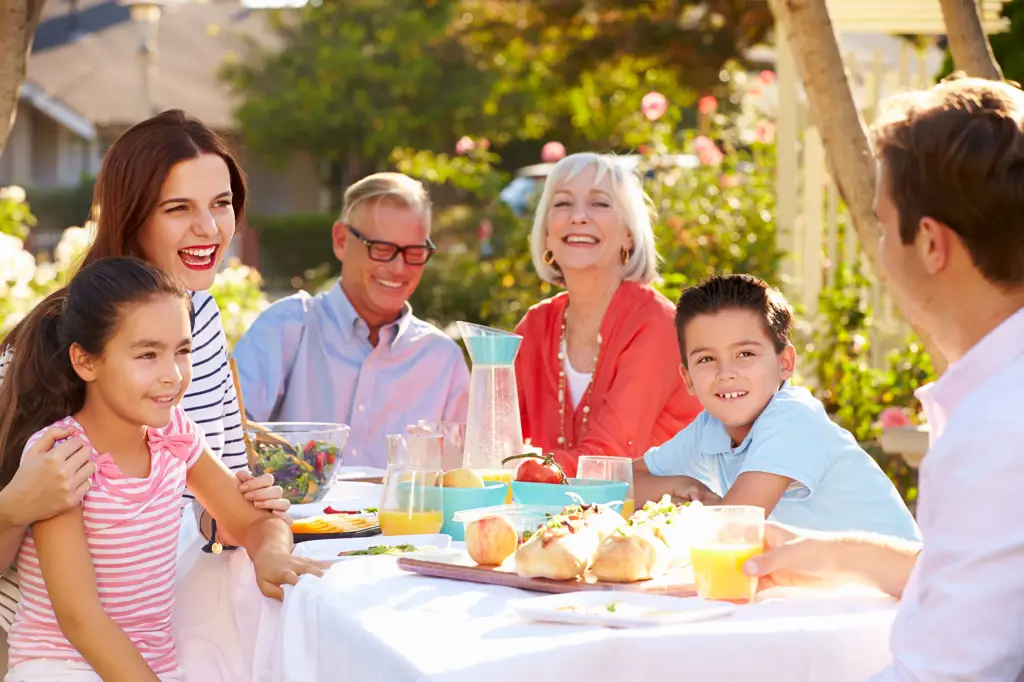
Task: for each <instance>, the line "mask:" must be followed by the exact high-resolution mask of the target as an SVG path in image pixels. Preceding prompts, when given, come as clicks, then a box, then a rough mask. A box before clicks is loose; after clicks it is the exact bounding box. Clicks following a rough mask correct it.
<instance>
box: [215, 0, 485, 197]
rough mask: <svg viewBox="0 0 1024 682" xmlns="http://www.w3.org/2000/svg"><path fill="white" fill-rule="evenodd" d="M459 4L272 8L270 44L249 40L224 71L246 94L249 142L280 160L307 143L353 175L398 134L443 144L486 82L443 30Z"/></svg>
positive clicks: (372, 1) (398, 1) (384, 0)
mask: <svg viewBox="0 0 1024 682" xmlns="http://www.w3.org/2000/svg"><path fill="white" fill-rule="evenodd" d="M457 5H458V3H457V2H453V1H452V0H347V1H346V2H330V3H323V4H322V5H321V4H317V5H316V6H313V5H312V4H309V5H307V6H305V7H304V8H302V9H299V10H293V11H289V12H274V13H271V14H269V17H270V24H271V28H272V30H273V33H274V35H275V38H276V40H275V41H274V44H273V45H266V44H260V43H257V42H256V41H254V40H253V41H250V42H249V43H248V45H247V47H246V50H245V52H244V54H243V55H242V56H241V57H240V58H238V59H235V60H234V61H233V62H232V63H229V64H228V65H227V67H226V68H225V69H224V71H223V76H224V78H225V79H226V81H227V82H228V84H229V85H230V86H231V88H232V89H233V90H234V92H235V93H237V94H238V95H240V96H241V97H242V98H243V102H242V104H241V105H240V106H239V107H238V109H237V110H236V117H237V119H238V121H239V123H240V124H241V127H242V130H243V133H244V136H245V140H246V143H247V144H248V145H250V146H251V147H252V148H253V149H255V150H257V151H258V152H261V153H262V154H264V155H265V156H267V157H270V158H272V159H273V158H276V159H279V160H280V159H283V158H285V155H286V154H289V153H292V152H295V151H306V152H309V153H311V154H312V155H313V156H314V157H315V158H318V159H324V160H326V161H329V162H331V163H332V164H334V165H335V167H336V168H337V169H338V170H337V171H336V172H342V170H341V169H344V171H347V172H350V173H352V175H353V176H358V175H360V174H362V173H361V171H362V172H366V171H372V170H374V169H376V168H377V167H378V166H379V165H380V164H382V163H384V162H385V161H386V160H387V158H388V155H389V154H390V153H391V150H392V149H393V148H394V147H395V146H396V144H398V143H399V141H404V140H416V141H417V144H418V145H420V146H422V147H425V148H433V149H439V148H450V147H451V146H452V144H453V143H454V141H455V139H457V136H458V134H459V131H460V130H461V129H462V128H463V127H464V122H465V121H467V120H471V119H472V117H473V115H474V114H475V112H474V111H473V109H474V106H473V103H474V102H475V100H476V99H477V97H478V96H479V94H478V93H480V92H486V91H487V90H488V89H489V87H490V86H489V80H490V75H489V74H488V73H486V72H481V71H479V70H478V69H477V68H476V67H475V65H474V64H473V59H472V55H470V54H468V53H467V52H466V50H465V49H464V48H463V47H462V46H461V45H460V44H459V43H458V42H457V41H455V40H454V39H452V37H451V36H450V35H449V31H448V27H449V26H450V25H451V23H452V22H453V21H455V20H456V19H457V16H456V9H457ZM279 47H280V48H283V49H280V50H279V49H278V48H279ZM467 92H469V93H472V94H471V95H467V94H466V93H467ZM325 179H326V178H325Z"/></svg>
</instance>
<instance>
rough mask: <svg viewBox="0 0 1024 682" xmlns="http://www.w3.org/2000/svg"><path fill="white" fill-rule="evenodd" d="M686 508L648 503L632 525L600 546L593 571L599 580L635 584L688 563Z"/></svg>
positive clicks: (623, 527)
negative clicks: (685, 532) (683, 523)
mask: <svg viewBox="0 0 1024 682" xmlns="http://www.w3.org/2000/svg"><path fill="white" fill-rule="evenodd" d="M683 511H684V508H682V507H677V506H676V505H674V504H672V502H671V501H669V498H668V496H665V497H663V498H662V500H661V502H659V503H653V502H648V503H647V504H646V505H644V508H643V509H641V510H638V511H637V512H636V513H635V514H633V516H632V517H631V518H630V520H629V523H628V524H626V525H624V526H622V527H620V528H618V529H616V530H615V531H614V532H612V533H610V534H608V535H607V536H605V537H604V538H603V539H602V540H601V542H600V543H599V544H598V547H597V551H596V552H595V553H594V560H593V562H592V564H591V567H590V571H591V573H593V575H594V577H596V578H597V579H598V580H603V581H607V582H617V583H632V582H639V581H641V580H651V579H653V578H659V577H661V576H663V575H665V574H666V573H668V572H669V571H671V570H672V569H673V568H675V567H677V566H678V565H680V564H681V563H683V562H684V561H685V557H686V553H687V551H688V548H687V547H686V546H685V542H684V537H685V536H684V533H683V532H682V530H683V529H682V523H681V521H682V517H683Z"/></svg>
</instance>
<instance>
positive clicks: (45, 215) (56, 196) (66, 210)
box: [26, 176, 96, 230]
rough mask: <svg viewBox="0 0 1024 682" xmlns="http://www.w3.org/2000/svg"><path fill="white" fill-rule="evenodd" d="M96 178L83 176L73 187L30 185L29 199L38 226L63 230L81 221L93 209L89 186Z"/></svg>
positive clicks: (91, 188) (86, 217)
mask: <svg viewBox="0 0 1024 682" xmlns="http://www.w3.org/2000/svg"><path fill="white" fill-rule="evenodd" d="M95 182H96V178H94V177H92V176H82V178H81V180H80V181H79V183H78V184H77V185H74V186H73V187H29V188H28V189H27V190H26V193H27V195H28V203H29V205H31V206H32V212H33V213H34V214H35V216H36V219H37V221H38V224H39V227H40V228H41V229H47V230H63V229H64V228H66V227H70V226H72V225H81V224H82V223H83V222H84V221H86V220H88V219H89V218H90V216H91V212H92V190H93V185H94V184H95Z"/></svg>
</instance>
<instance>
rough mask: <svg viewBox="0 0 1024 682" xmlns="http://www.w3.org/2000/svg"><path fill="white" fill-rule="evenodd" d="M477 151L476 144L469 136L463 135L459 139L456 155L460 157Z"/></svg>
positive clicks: (456, 145)
mask: <svg viewBox="0 0 1024 682" xmlns="http://www.w3.org/2000/svg"><path fill="white" fill-rule="evenodd" d="M474 149H476V142H474V141H473V138H472V137H470V136H469V135H463V136H462V137H460V138H459V141H458V142H456V143H455V153H456V154H458V155H459V156H462V155H463V154H468V153H470V152H471V151H473V150H474Z"/></svg>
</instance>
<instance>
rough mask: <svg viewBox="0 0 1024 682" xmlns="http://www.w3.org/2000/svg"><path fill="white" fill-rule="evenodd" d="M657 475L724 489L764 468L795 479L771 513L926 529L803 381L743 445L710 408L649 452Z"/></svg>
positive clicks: (914, 533) (886, 528)
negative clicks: (735, 441) (685, 478)
mask: <svg viewBox="0 0 1024 682" xmlns="http://www.w3.org/2000/svg"><path fill="white" fill-rule="evenodd" d="M644 462H645V463H646V464H647V468H648V469H649V470H650V472H651V473H652V474H654V475H655V476H691V477H693V478H696V479H697V480H699V481H701V482H702V483H704V484H705V485H707V486H708V487H709V488H711V490H713V491H715V492H716V493H718V494H719V495H722V496H723V497H724V496H725V493H726V492H727V491H728V490H729V489H730V488H731V487H732V485H733V483H735V482H736V479H737V478H739V476H740V474H742V473H745V472H748V471H763V472H765V473H769V474H776V475H779V476H785V477H787V478H791V479H793V482H792V483H791V484H790V486H789V489H788V490H786V492H785V493H784V494H783V496H782V499H781V500H779V503H778V505H776V507H775V509H774V511H773V512H772V514H771V516H770V517H769V518H770V519H771V520H773V521H777V522H779V523H784V524H787V525H792V526H798V527H800V528H809V529H813V530H827V531H854V530H855V531H870V532H874V533H883V534H885V535H892V536H896V537H901V538H906V539H909V540H920V539H921V531H920V530H919V529H918V527H917V523H916V522H915V521H914V518H913V516H912V515H911V514H910V511H909V510H908V509H907V506H906V505H905V504H904V503H903V500H902V498H900V495H899V493H898V492H897V490H896V487H895V486H894V485H893V484H892V481H890V480H889V477H888V476H886V475H885V473H884V472H883V471H882V470H881V468H880V467H879V466H878V464H877V463H876V462H875V460H874V459H872V458H871V456H870V455H868V454H867V453H866V452H864V450H863V449H861V447H860V446H859V445H858V444H857V441H856V440H855V439H854V438H853V436H852V435H851V434H850V432H848V431H846V430H845V429H843V428H840V427H839V426H838V425H837V424H836V423H835V422H833V421H832V420H831V419H829V418H828V415H827V414H826V413H825V408H824V406H823V405H822V404H821V402H820V401H819V400H818V399H816V398H815V397H814V396H812V395H811V393H810V391H808V390H807V389H805V388H800V387H793V386H790V385H789V382H786V383H785V385H783V387H782V388H781V389H780V390H779V391H778V392H777V393H776V394H775V395H774V396H773V397H772V399H771V400H770V401H769V402H768V405H767V406H766V407H765V408H764V410H763V411H762V412H761V414H760V415H759V416H758V418H757V419H756V420H755V421H754V425H753V427H752V428H751V429H750V433H749V434H747V437H746V438H744V439H743V442H742V443H740V444H739V446H738V447H735V448H734V447H732V439H731V438H729V434H728V433H727V432H726V430H725V424H723V423H722V422H721V421H719V420H718V419H716V418H715V417H713V416H711V415H710V414H709V413H708V412H707V410H705V411H704V412H702V413H700V415H698V416H697V418H696V419H695V420H694V421H693V423H691V424H690V425H689V426H687V427H686V428H685V429H683V430H682V431H680V432H679V433H677V434H676V435H675V437H673V438H672V439H671V440H669V441H668V442H666V443H664V444H663V445H661V446H659V447H656V448H651V449H650V450H648V452H647V454H646V455H644Z"/></svg>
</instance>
